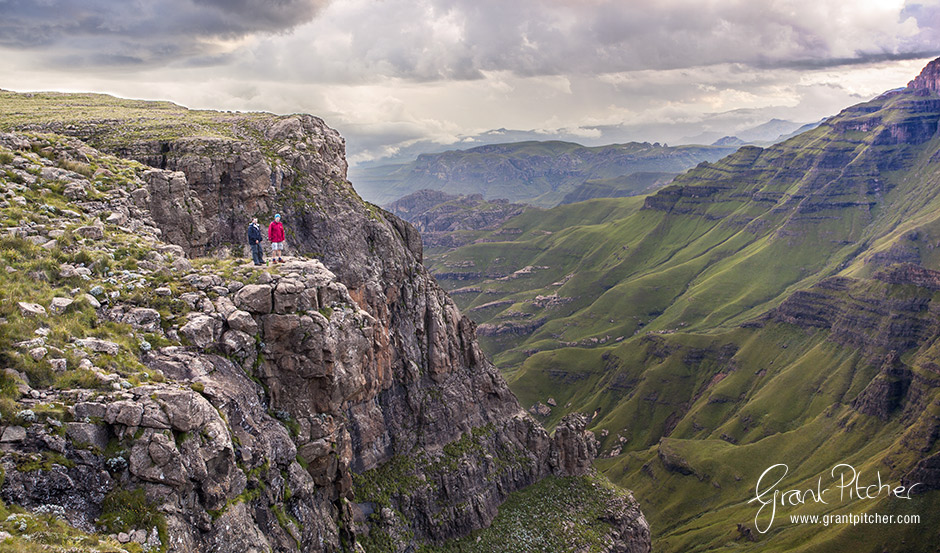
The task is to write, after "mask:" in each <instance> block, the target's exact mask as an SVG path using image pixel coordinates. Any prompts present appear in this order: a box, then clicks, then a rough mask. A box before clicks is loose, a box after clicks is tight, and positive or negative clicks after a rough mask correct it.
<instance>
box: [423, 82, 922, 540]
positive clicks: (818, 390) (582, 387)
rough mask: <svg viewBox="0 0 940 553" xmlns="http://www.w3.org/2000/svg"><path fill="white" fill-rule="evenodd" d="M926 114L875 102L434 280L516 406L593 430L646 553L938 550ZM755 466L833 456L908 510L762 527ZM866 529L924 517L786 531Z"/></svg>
mask: <svg viewBox="0 0 940 553" xmlns="http://www.w3.org/2000/svg"><path fill="white" fill-rule="evenodd" d="M938 120H940V99H938V97H937V95H936V93H935V92H932V91H929V90H924V89H907V90H904V91H896V92H892V93H890V94H886V95H883V96H881V97H879V98H877V99H875V100H873V101H871V102H868V103H865V104H861V105H858V106H854V107H852V108H849V109H847V110H845V111H843V112H842V113H840V114H839V115H838V116H836V117H833V118H831V119H829V120H828V121H826V122H825V123H823V124H822V125H821V126H820V127H818V128H816V129H814V130H812V131H809V132H807V133H804V134H801V135H799V136H797V137H794V138H792V139H790V140H788V141H786V142H784V143H781V144H778V145H776V146H773V147H770V148H767V149H759V148H743V149H741V150H739V151H738V152H737V153H736V154H733V155H731V156H729V157H727V158H725V159H723V160H721V161H719V162H717V163H714V164H707V165H704V164H703V165H700V166H699V167H697V168H695V169H693V170H691V171H689V172H688V173H686V174H684V175H681V176H680V177H678V178H677V179H676V180H675V182H674V185H672V186H669V187H667V188H665V189H663V190H661V191H660V192H658V193H657V194H655V195H652V196H647V197H646V198H631V199H626V200H595V201H591V202H584V203H580V204H572V205H567V206H561V207H558V208H555V209H552V210H549V211H547V212H542V213H539V214H537V216H530V217H529V218H525V217H519V218H517V219H514V220H510V221H509V222H507V223H506V224H505V225H504V226H503V228H502V229H500V230H498V231H496V232H494V233H491V234H490V235H489V238H488V239H490V240H492V242H481V243H477V244H474V245H470V246H466V247H463V248H460V249H458V250H456V251H451V252H447V254H446V256H445V255H444V254H440V253H438V254H435V253H434V252H431V255H430V256H429V259H430V263H431V265H432V268H433V270H434V272H436V273H438V274H440V275H441V276H442V277H443V282H444V283H445V284H446V285H447V286H448V287H449V288H450V289H451V290H452V293H454V295H455V296H454V297H455V298H456V299H457V300H458V302H460V303H461V306H462V307H464V308H465V309H466V310H467V311H468V313H469V314H470V316H471V317H473V318H475V319H476V320H477V321H478V322H480V323H481V324H480V328H479V330H480V334H481V335H482V336H483V338H482V341H483V344H484V346H485V347H486V348H488V350H489V352H490V353H491V354H492V355H493V356H494V358H495V359H496V361H497V363H498V364H499V365H500V366H501V368H503V370H504V372H505V373H506V374H507V376H508V378H509V380H510V383H511V386H512V387H513V390H514V391H515V393H516V394H517V395H518V396H519V399H520V401H521V403H522V404H523V405H524V406H527V407H528V406H531V405H533V404H536V403H543V404H548V405H552V404H554V406H553V407H552V408H551V410H550V411H549V414H548V415H543V419H544V420H545V422H546V423H547V424H553V423H555V422H557V421H558V420H559V419H560V418H561V417H562V416H563V415H564V414H565V413H568V412H571V411H582V412H587V413H591V414H593V415H594V418H593V421H592V429H593V430H594V431H595V433H596V434H597V435H598V437H599V438H600V439H601V442H602V448H601V449H602V453H603V455H604V456H605V458H604V459H602V460H600V461H598V466H599V467H600V468H601V469H602V470H603V471H604V472H605V474H606V475H607V476H608V477H609V478H610V479H611V480H613V481H615V482H617V483H620V484H622V485H624V486H626V487H628V488H630V489H632V490H634V493H635V495H636V497H637V498H638V500H639V501H640V502H641V505H643V507H644V509H645V512H647V513H648V517H649V519H650V522H651V526H652V528H653V533H654V547H655V548H656V549H657V550H659V551H676V552H678V551H683V552H684V551H723V550H737V549H746V550H747V549H752V548H753V549H755V550H760V551H847V550H851V551H878V552H881V551H902V550H903V551H935V550H936V546H935V545H934V544H935V543H937V538H938V537H940V536H937V532H936V530H934V529H935V528H936V527H937V523H940V514H938V513H940V511H938V509H937V507H938V506H940V499H938V493H940V492H937V491H927V490H936V489H937V488H940V469H937V468H934V467H940V453H938V444H937V440H938V437H940V346H938V345H937V343H938V341H940V340H938V339H940V251H938V250H940V198H938V192H940V138H938V137H937V136H936V131H937V126H938ZM640 202H642V203H640ZM507 237H511V238H512V239H511V240H507ZM484 239H487V238H484ZM445 273H446V274H445ZM550 400H552V401H550ZM774 463H786V464H787V465H788V466H789V475H788V477H787V478H786V479H784V480H783V481H782V483H781V485H782V486H785V487H787V488H801V489H805V488H808V487H812V486H814V485H815V484H816V483H817V478H818V477H819V476H820V475H822V476H824V477H825V476H826V475H828V474H829V472H828V471H830V469H831V468H832V467H833V466H834V465H837V464H839V463H848V464H851V465H852V466H854V467H855V468H856V469H857V470H858V471H860V472H861V473H863V474H864V475H865V479H867V480H868V482H866V485H868V484H871V483H872V482H871V480H872V479H874V478H876V475H877V474H878V473H880V475H881V477H882V479H883V480H885V481H890V482H892V483H894V484H899V483H902V482H905V483H907V484H911V483H915V482H921V483H922V484H923V487H922V488H921V491H926V493H924V494H921V495H917V496H916V497H915V498H914V499H913V500H910V501H903V500H899V499H894V498H886V497H883V496H882V497H879V498H876V499H872V500H865V501H854V502H851V501H847V502H837V503H832V504H813V505H804V506H802V507H799V508H796V507H790V508H788V509H786V510H784V511H782V512H784V513H785V514H786V515H787V517H786V519H785V520H778V522H777V524H775V526H774V527H773V528H772V529H771V530H770V531H769V532H767V533H766V534H762V533H760V532H757V530H756V525H755V522H754V513H755V510H756V508H755V506H754V504H748V503H747V501H748V499H750V498H751V497H752V496H753V494H754V487H755V485H756V481H757V478H758V477H759V476H760V474H761V472H762V471H763V470H765V469H766V468H767V467H768V466H770V465H772V464H774ZM866 512H868V513H880V514H919V515H920V516H921V517H922V521H921V523H920V524H919V525H913V526H912V525H894V526H878V525H875V526H855V527H853V526H851V525H830V526H822V525H812V524H803V525H800V524H791V523H790V521H789V518H788V515H789V514H794V513H796V514H801V513H802V514H846V513H855V514H858V513H866ZM781 516H782V515H781ZM739 525H740V527H739Z"/></svg>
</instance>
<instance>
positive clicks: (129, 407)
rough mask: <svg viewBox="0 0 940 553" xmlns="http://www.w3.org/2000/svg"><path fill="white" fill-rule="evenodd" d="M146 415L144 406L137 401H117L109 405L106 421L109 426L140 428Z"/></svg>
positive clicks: (105, 416)
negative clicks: (118, 425) (120, 425)
mask: <svg viewBox="0 0 940 553" xmlns="http://www.w3.org/2000/svg"><path fill="white" fill-rule="evenodd" d="M143 415H144V407H143V405H141V404H139V403H137V402H136V401H131V400H123V401H116V402H114V403H111V404H109V405H108V410H107V411H106V412H105V415H104V420H105V421H107V423H108V424H123V425H124V426H140V421H141V419H142V418H143Z"/></svg>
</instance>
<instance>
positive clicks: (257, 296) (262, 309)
mask: <svg viewBox="0 0 940 553" xmlns="http://www.w3.org/2000/svg"><path fill="white" fill-rule="evenodd" d="M271 292H272V288H271V286H269V285H267V284H248V285H247V286H243V287H242V289H241V290H239V291H238V292H236V293H235V305H236V306H238V308H239V309H243V310H245V311H249V312H251V313H270V312H271V309H272V307H273V306H272V298H271Z"/></svg>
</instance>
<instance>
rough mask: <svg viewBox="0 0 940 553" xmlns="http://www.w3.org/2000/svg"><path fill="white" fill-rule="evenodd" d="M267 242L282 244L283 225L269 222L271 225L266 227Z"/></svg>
mask: <svg viewBox="0 0 940 553" xmlns="http://www.w3.org/2000/svg"><path fill="white" fill-rule="evenodd" d="M268 240H270V241H271V242H283V241H284V225H283V224H281V223H279V222H277V221H271V224H270V225H268Z"/></svg>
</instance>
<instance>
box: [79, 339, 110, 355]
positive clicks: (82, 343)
mask: <svg viewBox="0 0 940 553" xmlns="http://www.w3.org/2000/svg"><path fill="white" fill-rule="evenodd" d="M75 343H76V344H78V345H79V347H83V348H86V349H90V350H91V351H94V352H98V353H105V354H107V355H117V354H118V352H119V351H121V346H119V345H117V344H115V343H114V342H109V341H107V340H99V339H98V338H84V339H82V340H76V341H75Z"/></svg>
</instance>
